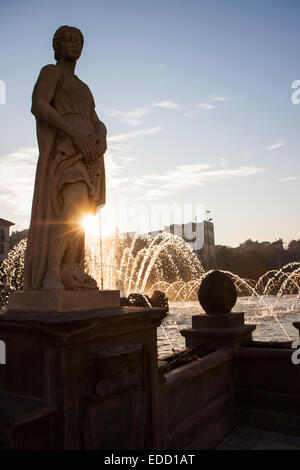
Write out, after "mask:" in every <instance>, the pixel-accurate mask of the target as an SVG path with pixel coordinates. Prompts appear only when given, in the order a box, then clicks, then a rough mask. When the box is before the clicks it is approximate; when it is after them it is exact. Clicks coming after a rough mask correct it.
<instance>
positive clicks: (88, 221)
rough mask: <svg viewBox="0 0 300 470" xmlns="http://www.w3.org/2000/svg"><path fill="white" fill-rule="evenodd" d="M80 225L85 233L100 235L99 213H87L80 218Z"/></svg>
mask: <svg viewBox="0 0 300 470" xmlns="http://www.w3.org/2000/svg"><path fill="white" fill-rule="evenodd" d="M82 225H83V227H84V229H85V232H86V234H89V235H93V236H95V237H96V236H98V237H99V236H100V224H99V215H95V216H92V215H87V216H86V217H85V218H84V219H83V220H82Z"/></svg>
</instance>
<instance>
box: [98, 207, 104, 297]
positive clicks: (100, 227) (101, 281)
mask: <svg viewBox="0 0 300 470" xmlns="http://www.w3.org/2000/svg"><path fill="white" fill-rule="evenodd" d="M99 236H100V243H99V248H100V287H101V290H103V259H102V254H103V251H102V221H101V209H100V211H99Z"/></svg>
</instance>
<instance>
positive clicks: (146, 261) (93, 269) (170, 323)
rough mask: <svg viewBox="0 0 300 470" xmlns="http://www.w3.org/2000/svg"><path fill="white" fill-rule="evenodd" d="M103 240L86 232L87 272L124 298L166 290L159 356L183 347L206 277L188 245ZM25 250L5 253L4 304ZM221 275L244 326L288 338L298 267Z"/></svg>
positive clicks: (144, 237)
mask: <svg viewBox="0 0 300 470" xmlns="http://www.w3.org/2000/svg"><path fill="white" fill-rule="evenodd" d="M102 242H103V243H102V250H100V243H99V235H98V234H97V235H96V234H95V233H88V232H87V233H86V258H85V265H86V270H87V272H88V273H89V274H90V275H91V276H92V277H94V278H95V279H96V281H97V283H98V286H99V287H100V288H101V286H102V285H103V286H104V288H105V289H114V288H118V289H120V291H121V295H123V296H128V295H129V294H130V293H131V292H136V293H140V294H144V295H147V296H149V297H151V295H152V294H153V292H154V291H155V290H160V291H162V292H164V293H165V294H166V295H167V296H168V299H169V302H170V315H169V316H168V318H166V319H165V320H164V322H163V325H162V327H161V328H159V330H158V340H159V348H160V349H159V352H160V354H164V353H167V352H170V351H173V352H174V351H175V350H178V349H179V350H180V349H182V348H184V341H183V338H182V336H181V335H180V329H181V328H182V327H186V326H189V324H190V321H191V320H190V319H191V316H192V314H195V313H199V312H200V313H202V309H201V307H200V306H199V304H198V302H197V293H198V290H199V286H200V284H201V282H202V279H203V277H204V275H205V274H206V273H205V271H204V269H203V267H202V265H201V263H200V261H199V259H198V258H197V257H196V255H195V254H194V253H193V252H192V251H191V248H190V246H189V245H188V243H186V242H185V241H184V240H182V239H181V238H179V237H178V236H176V235H172V234H170V233H166V232H162V233H159V234H158V235H157V236H156V237H154V238H152V237H151V236H150V235H149V234H136V235H135V236H134V238H133V239H130V238H129V237H127V238H124V237H122V236H121V235H120V234H119V233H118V232H116V233H115V235H114V236H113V237H108V238H105V239H103V241H102ZM25 248H26V238H24V239H23V240H21V241H20V242H19V243H18V244H17V245H16V246H15V247H14V248H13V249H12V250H11V251H10V252H9V255H8V258H7V259H6V260H5V261H4V262H3V264H2V266H1V267H0V278H1V284H2V289H1V292H0V300H1V304H2V305H5V304H6V303H7V298H8V296H9V294H10V293H11V292H13V291H15V290H21V289H22V285H23V264H24V251H25ZM224 272H225V273H226V274H228V275H229V276H230V277H231V279H232V280H233V282H234V284H235V286H236V288H237V292H238V296H239V297H238V302H237V306H236V307H235V310H239V311H245V314H246V316H247V321H248V323H258V332H256V333H255V335H258V337H261V338H262V339H267V338H268V337H269V336H270V335H271V336H272V337H273V338H280V339H283V338H286V339H291V336H292V335H293V334H294V332H293V329H292V327H291V322H292V321H293V320H294V319H295V318H294V316H295V315H296V314H297V313H298V312H300V263H299V262H294V263H289V264H287V265H286V266H284V267H282V268H281V269H278V270H272V271H268V272H266V273H265V274H264V275H263V276H261V277H260V278H259V279H258V280H257V281H254V280H248V279H243V278H241V277H240V276H238V275H236V274H234V273H231V272H228V271H224ZM291 315H292V318H290V316H291ZM270 321H272V322H273V323H272V324H273V326H272V331H267V328H266V327H265V326H266V325H267V324H269V323H268V322H270ZM276 325H277V327H278V328H277V330H276ZM273 330H274V331H273ZM275 331H276V333H275ZM280 331H281V333H280ZM259 335H261V336H259ZM294 335H295V334H294ZM295 337H296V336H295Z"/></svg>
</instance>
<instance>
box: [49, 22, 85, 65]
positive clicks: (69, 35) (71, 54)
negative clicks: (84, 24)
mask: <svg viewBox="0 0 300 470" xmlns="http://www.w3.org/2000/svg"><path fill="white" fill-rule="evenodd" d="M83 42H84V39H83V34H82V32H81V31H80V29H78V28H75V27H74V26H61V27H60V28H58V30H57V31H56V32H55V34H54V36H53V41H52V45H53V49H54V57H55V60H56V61H57V62H58V61H59V59H60V57H65V58H66V59H71V60H78V59H79V57H80V55H81V51H82V48H83Z"/></svg>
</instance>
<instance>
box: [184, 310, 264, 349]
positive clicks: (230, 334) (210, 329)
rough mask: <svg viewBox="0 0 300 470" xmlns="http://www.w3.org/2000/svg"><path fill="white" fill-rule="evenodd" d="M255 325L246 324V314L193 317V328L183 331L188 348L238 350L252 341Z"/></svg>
mask: <svg viewBox="0 0 300 470" xmlns="http://www.w3.org/2000/svg"><path fill="white" fill-rule="evenodd" d="M255 328H256V326H255V325H245V324H244V313H242V312H236V313H228V314H223V315H218V314H215V315H193V317H192V328H189V329H186V330H181V334H182V336H184V337H185V342H186V346H187V347H188V348H192V347H194V346H198V345H204V346H205V347H206V348H207V349H209V350H216V349H219V348H223V347H229V348H234V349H235V348H238V347H240V346H242V345H245V344H247V343H249V342H250V341H251V340H252V331H253V330H255Z"/></svg>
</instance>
